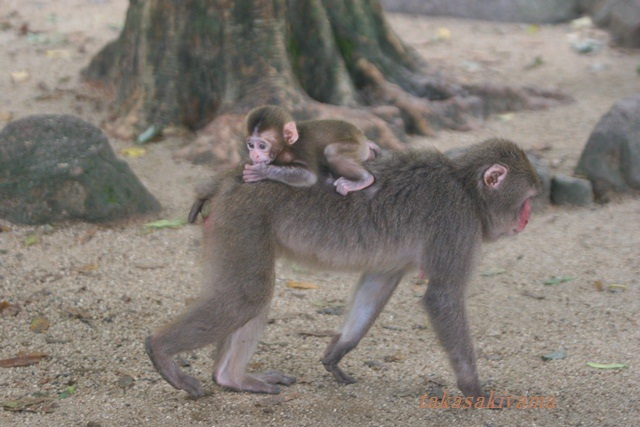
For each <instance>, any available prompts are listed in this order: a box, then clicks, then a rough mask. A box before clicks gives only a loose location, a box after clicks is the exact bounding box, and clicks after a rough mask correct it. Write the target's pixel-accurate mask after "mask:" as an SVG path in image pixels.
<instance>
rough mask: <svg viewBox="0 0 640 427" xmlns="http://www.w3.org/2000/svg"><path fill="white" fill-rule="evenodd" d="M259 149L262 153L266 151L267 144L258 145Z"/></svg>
mask: <svg viewBox="0 0 640 427" xmlns="http://www.w3.org/2000/svg"><path fill="white" fill-rule="evenodd" d="M260 149H261V150H262V151H264V150H266V149H267V144H265V143H262V144H260Z"/></svg>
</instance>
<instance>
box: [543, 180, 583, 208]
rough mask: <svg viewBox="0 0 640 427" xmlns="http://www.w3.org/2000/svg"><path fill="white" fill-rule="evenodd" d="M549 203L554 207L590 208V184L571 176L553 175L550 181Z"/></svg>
mask: <svg viewBox="0 0 640 427" xmlns="http://www.w3.org/2000/svg"><path fill="white" fill-rule="evenodd" d="M551 201H552V202H553V203H554V204H556V205H573V206H591V205H593V187H592V186H591V182H590V181H589V180H586V179H582V178H576V177H572V176H566V175H559V174H558V175H555V176H554V177H553V179H552V180H551Z"/></svg>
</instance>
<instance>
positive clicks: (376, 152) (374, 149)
mask: <svg viewBox="0 0 640 427" xmlns="http://www.w3.org/2000/svg"><path fill="white" fill-rule="evenodd" d="M367 146H368V147H369V156H368V157H367V160H373V159H376V158H378V157H380V155H381V154H382V150H381V149H380V147H379V146H378V144H376V143H375V142H373V141H367Z"/></svg>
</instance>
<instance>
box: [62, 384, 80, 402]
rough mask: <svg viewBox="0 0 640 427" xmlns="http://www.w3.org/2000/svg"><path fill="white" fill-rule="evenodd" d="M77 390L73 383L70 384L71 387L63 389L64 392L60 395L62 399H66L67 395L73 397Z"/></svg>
mask: <svg viewBox="0 0 640 427" xmlns="http://www.w3.org/2000/svg"><path fill="white" fill-rule="evenodd" d="M75 392H76V388H75V387H74V386H72V385H70V386H69V387H67V389H66V390H65V391H63V392H62V393H60V394H58V397H59V398H60V399H66V398H67V397H71V396H73V394H74V393H75Z"/></svg>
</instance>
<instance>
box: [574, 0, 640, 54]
mask: <svg viewBox="0 0 640 427" xmlns="http://www.w3.org/2000/svg"><path fill="white" fill-rule="evenodd" d="M583 6H584V7H585V8H586V9H587V10H588V11H589V12H590V14H591V15H592V16H593V21H594V22H595V23H596V24H597V25H599V26H600V27H603V28H606V29H607V30H608V31H609V32H610V33H611V36H612V37H613V42H614V43H616V44H618V45H619V46H624V47H633V48H637V47H640V1H639V0H589V1H584V0H583Z"/></svg>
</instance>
